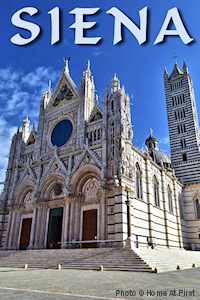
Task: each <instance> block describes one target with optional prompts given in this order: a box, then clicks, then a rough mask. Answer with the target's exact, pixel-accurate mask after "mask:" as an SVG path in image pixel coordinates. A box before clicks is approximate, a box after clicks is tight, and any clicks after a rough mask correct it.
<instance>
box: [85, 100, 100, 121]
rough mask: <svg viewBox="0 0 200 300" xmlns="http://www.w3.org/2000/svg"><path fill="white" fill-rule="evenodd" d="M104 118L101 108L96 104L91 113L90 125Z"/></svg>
mask: <svg viewBox="0 0 200 300" xmlns="http://www.w3.org/2000/svg"><path fill="white" fill-rule="evenodd" d="M102 118H103V111H102V109H101V107H100V106H99V105H98V104H96V105H95V106H94V108H93V110H92V112H91V115H90V118H89V121H88V123H90V122H94V121H97V120H100V119H102Z"/></svg>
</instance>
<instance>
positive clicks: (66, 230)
mask: <svg viewBox="0 0 200 300" xmlns="http://www.w3.org/2000/svg"><path fill="white" fill-rule="evenodd" d="M68 221H69V202H68V201H66V204H65V210H64V228H63V232H64V233H63V243H62V245H61V248H62V249H66V248H68V247H69V246H68V245H67V238H68Z"/></svg>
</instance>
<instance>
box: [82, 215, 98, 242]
mask: <svg viewBox="0 0 200 300" xmlns="http://www.w3.org/2000/svg"><path fill="white" fill-rule="evenodd" d="M95 237H97V209H92V210H86V211H84V212H83V237H82V240H83V241H91V240H95ZM82 246H83V248H96V247H97V243H83V245H82Z"/></svg>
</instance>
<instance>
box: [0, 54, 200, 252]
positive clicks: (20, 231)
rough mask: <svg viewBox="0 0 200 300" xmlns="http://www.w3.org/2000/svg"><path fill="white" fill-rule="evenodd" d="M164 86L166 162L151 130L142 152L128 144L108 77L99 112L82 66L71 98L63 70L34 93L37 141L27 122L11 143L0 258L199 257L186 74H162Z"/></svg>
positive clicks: (121, 99) (127, 128) (126, 123)
mask: <svg viewBox="0 0 200 300" xmlns="http://www.w3.org/2000/svg"><path fill="white" fill-rule="evenodd" d="M164 82H165V90H166V103H167V114H168V121H169V134H170V145H171V158H170V157H169V156H168V155H167V154H165V153H163V152H162V151H159V141H158V140H157V139H156V138H155V137H154V136H153V134H152V131H151V132H150V136H149V138H148V139H147V140H146V142H145V144H146V149H145V151H144V152H143V151H140V150H139V149H137V148H136V147H134V145H133V144H132V138H133V131H132V123H131V113H130V99H129V96H128V94H126V93H125V88H124V86H122V87H121V86H120V81H119V79H118V78H117V77H116V75H114V78H113V79H112V81H111V88H110V89H109V88H108V86H107V87H106V94H105V97H104V103H103V109H102V108H101V106H100V105H99V102H98V97H97V95H95V85H94V79H93V77H92V75H91V70H90V62H89V61H88V65H87V69H86V71H84V72H83V76H82V80H81V84H80V89H78V88H77V86H76V84H75V83H74V81H73V80H72V78H71V76H70V73H69V68H68V61H67V60H66V61H65V67H64V69H63V71H62V74H61V76H60V79H59V81H58V83H57V85H56V87H55V89H54V91H53V92H52V93H51V90H50V84H49V87H48V90H47V91H46V92H45V93H44V94H43V97H42V100H41V103H40V113H39V118H38V126H37V132H36V130H35V127H34V126H32V128H31V130H30V129H29V125H30V121H29V119H28V116H27V117H26V119H25V120H24V121H23V126H22V128H21V129H18V132H17V133H16V134H15V135H14V136H13V138H12V143H11V148H10V154H9V161H8V167H7V172H6V178H5V182H4V190H3V194H2V196H1V211H0V213H1V215H0V222H1V223H0V224H1V227H0V234H1V236H0V246H1V248H2V249H27V248H28V249H44V248H78V247H106V246H108V247H109V246H116V247H131V248H134V247H168V248H174V249H182V248H187V249H189V248H190V247H191V245H193V247H195V248H196V249H200V243H199V235H200V232H199V231H200V229H199V228H200V208H199V201H200V200H199V199H200V198H199V196H200V179H199V178H200V165H199V164H200V156H199V155H200V154H199V147H200V143H199V127H198V119H197V114H196V107H195V99H194V93H193V87H192V82H191V78H190V75H189V72H188V70H187V67H186V65H184V67H183V70H181V69H180V68H179V67H178V65H177V64H175V66H174V70H173V72H172V74H171V75H170V76H169V77H168V74H167V71H166V70H165V74H164ZM180 82H181V83H180ZM173 85H174V88H172V86H173ZM181 99H182V100H181ZM181 101H182V102H181ZM179 116H180V117H179ZM184 130H185V131H184ZM182 131H183V132H182ZM195 138H196V140H195Z"/></svg>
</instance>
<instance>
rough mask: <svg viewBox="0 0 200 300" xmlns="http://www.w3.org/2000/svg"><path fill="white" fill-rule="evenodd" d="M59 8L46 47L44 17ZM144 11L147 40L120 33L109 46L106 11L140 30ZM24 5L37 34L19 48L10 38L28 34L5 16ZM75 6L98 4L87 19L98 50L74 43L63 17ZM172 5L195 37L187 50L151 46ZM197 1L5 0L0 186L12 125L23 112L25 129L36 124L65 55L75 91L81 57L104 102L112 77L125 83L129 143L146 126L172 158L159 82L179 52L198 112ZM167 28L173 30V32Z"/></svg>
mask: <svg viewBox="0 0 200 300" xmlns="http://www.w3.org/2000/svg"><path fill="white" fill-rule="evenodd" d="M56 6H58V7H59V8H60V11H61V40H60V42H59V43H57V44H55V45H53V46H51V45H50V15H49V14H48V12H49V11H50V10H51V9H53V8H54V7H56ZM145 6H147V8H148V29H147V36H148V38H147V42H146V43H144V44H143V45H140V46H139V45H138V42H137V40H136V39H135V37H134V36H133V35H132V34H131V33H130V31H129V30H128V29H126V28H123V30H122V33H123V41H122V42H120V43H119V44H117V45H115V46H114V45H113V30H114V17H113V16H111V15H109V14H106V11H108V10H109V9H110V8H112V7H117V8H118V9H120V10H121V11H122V12H123V13H125V14H126V15H127V16H128V17H129V18H130V19H131V20H132V21H133V22H135V24H136V25H137V26H139V25H140V24H139V10H141V9H142V8H144V7H145ZM23 7H35V8H37V9H38V11H39V13H38V14H36V15H35V16H33V17H30V16H28V15H26V16H24V18H25V19H26V20H28V21H31V22H34V23H36V24H38V25H39V26H40V27H41V34H40V35H39V37H38V38H37V39H36V40H35V41H34V42H32V43H31V44H29V45H26V46H17V45H14V44H12V43H11V41H10V39H11V37H12V36H13V35H15V34H16V33H20V34H21V35H23V36H24V37H25V38H28V37H29V33H28V32H27V31H25V30H22V29H19V28H17V27H15V26H13V25H12V23H11V17H12V15H13V14H14V13H15V12H16V11H17V10H19V9H21V8H23ZM76 7H100V10H99V12H98V13H97V14H94V15H93V16H88V17H86V21H88V22H92V21H96V22H97V24H96V25H95V27H94V28H93V29H91V30H87V31H86V35H87V36H90V37H92V36H93V37H96V36H97V37H99V36H101V37H102V39H101V41H100V42H99V43H98V44H97V45H76V44H75V43H74V38H75V33H74V29H70V28H69V26H70V25H72V24H73V23H74V21H75V17H74V15H73V14H69V12H70V11H71V10H72V9H74V8H76ZM173 7H177V8H178V10H179V12H180V14H181V17H182V20H183V22H184V24H185V27H186V28H187V31H188V33H189V35H190V36H191V37H192V38H193V39H194V41H193V42H192V43H190V44H189V45H185V44H183V42H182V41H181V39H180V38H179V37H175V36H171V37H166V38H165V40H164V42H163V43H160V44H158V45H153V43H154V41H155V39H156V37H157V35H158V33H159V31H160V29H161V26H162V24H163V21H164V19H165V16H166V14H167V11H168V10H169V9H171V8H173ZM199 11H200V2H199V1H196V0H190V1H188V0H187V1H185V0H178V1H176V0H173V1H170V0H168V1H166V0H162V1H160V0H146V1H144V0H138V1H133V0H127V1H124V2H122V1H118V0H115V1H111V0H107V1H100V0H93V1H91V0H90V1H88V0H87V1H84V0H82V1H77V0H73V1H71V0H68V1H64V0H62V1H53V0H48V1H47V0H44V1H34V0H33V1H30V0H19V1H15V0H8V1H1V3H0V41H1V46H0V103H1V106H0V125H1V126H0V149H1V150H0V181H4V176H5V169H6V166H7V158H6V157H7V156H8V155H9V147H10V139H11V138H12V135H13V134H14V132H16V130H17V127H18V125H22V121H23V119H24V118H25V117H26V115H27V114H28V115H29V118H30V120H31V124H33V122H35V123H36V124H37V118H38V112H39V104H40V100H41V98H42V94H43V92H44V91H45V90H46V89H47V86H48V81H49V80H52V91H53V89H54V87H55V85H56V83H57V80H58V79H59V76H60V75H61V72H62V69H63V67H64V62H63V57H65V58H68V57H70V58H71V59H70V63H69V68H70V75H71V77H72V78H73V80H74V81H75V83H76V84H77V86H78V88H79V85H80V81H81V76H82V72H83V71H84V70H85V69H86V65H87V60H88V59H89V60H90V61H91V70H92V74H93V76H94V80H95V85H96V91H97V94H98V96H99V100H100V102H102V101H103V97H104V94H105V89H106V85H107V84H108V85H109V88H110V82H111V78H112V77H113V75H114V73H116V74H117V77H118V78H119V79H120V82H121V85H124V86H125V90H126V93H128V94H129V95H130V98H131V103H132V106H131V112H132V124H133V126H134V127H133V130H134V138H133V144H134V145H135V146H136V147H138V148H142V147H144V142H145V140H146V138H148V136H149V128H150V127H152V128H153V134H154V136H156V137H157V138H158V139H159V141H160V149H161V150H163V151H165V152H167V153H170V149H169V143H168V126H167V116H166V106H165V94H164V84H163V73H164V68H165V67H166V68H167V70H168V74H170V73H171V72H172V70H173V65H174V59H173V56H174V53H176V55H178V57H177V61H178V64H179V66H180V67H182V65H183V59H185V61H186V64H187V66H188V68H189V71H190V74H191V76H192V79H193V82H194V89H195V96H196V102H197V110H198V111H200V85H199V84H198V83H199V79H200V74H199V72H198V71H199V65H200V62H199V53H200V30H199V29H200V25H199ZM170 29H171V30H173V27H172V28H171V27H170Z"/></svg>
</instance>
